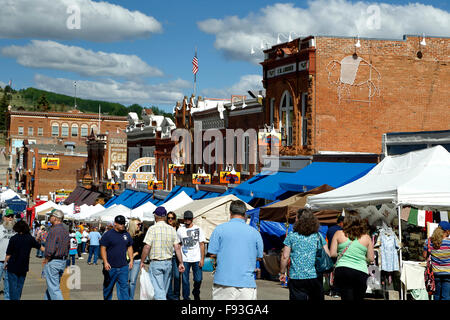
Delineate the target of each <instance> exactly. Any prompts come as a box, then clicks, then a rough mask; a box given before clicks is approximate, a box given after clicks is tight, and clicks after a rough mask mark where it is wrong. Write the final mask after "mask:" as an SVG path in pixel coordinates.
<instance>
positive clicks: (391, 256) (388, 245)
mask: <svg viewBox="0 0 450 320" xmlns="http://www.w3.org/2000/svg"><path fill="white" fill-rule="evenodd" d="M378 245H379V246H380V253H381V270H383V271H387V272H392V271H398V270H399V269H400V267H399V261H398V253H397V252H398V249H400V241H399V239H398V238H397V236H396V234H395V233H394V231H393V230H392V228H390V227H388V226H386V225H385V224H383V227H382V228H381V230H380V235H379V237H378V241H377V244H376V246H378Z"/></svg>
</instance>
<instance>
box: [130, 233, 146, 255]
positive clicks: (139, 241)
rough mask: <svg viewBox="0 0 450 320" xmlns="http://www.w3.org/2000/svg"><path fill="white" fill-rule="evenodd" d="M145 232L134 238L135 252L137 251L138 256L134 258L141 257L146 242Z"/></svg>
mask: <svg viewBox="0 0 450 320" xmlns="http://www.w3.org/2000/svg"><path fill="white" fill-rule="evenodd" d="M144 239H145V233H141V235H139V236H136V237H134V238H133V252H137V253H138V254H137V256H135V257H134V260H138V259H141V256H142V250H143V249H144V246H145V243H144Z"/></svg>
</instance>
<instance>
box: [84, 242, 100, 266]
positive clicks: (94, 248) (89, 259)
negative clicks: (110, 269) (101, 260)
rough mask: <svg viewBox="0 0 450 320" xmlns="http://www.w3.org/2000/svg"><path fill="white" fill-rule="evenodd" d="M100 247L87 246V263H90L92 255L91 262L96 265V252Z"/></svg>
mask: <svg viewBox="0 0 450 320" xmlns="http://www.w3.org/2000/svg"><path fill="white" fill-rule="evenodd" d="M99 248H100V246H92V245H90V246H89V256H88V261H87V262H88V263H90V262H91V258H92V255H94V260H92V262H93V263H95V264H97V260H98V251H99Z"/></svg>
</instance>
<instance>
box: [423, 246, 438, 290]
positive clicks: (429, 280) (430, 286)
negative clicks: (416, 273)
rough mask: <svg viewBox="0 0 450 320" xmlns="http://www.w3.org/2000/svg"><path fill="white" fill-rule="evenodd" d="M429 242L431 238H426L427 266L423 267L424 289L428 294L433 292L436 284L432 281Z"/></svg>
mask: <svg viewBox="0 0 450 320" xmlns="http://www.w3.org/2000/svg"><path fill="white" fill-rule="evenodd" d="M430 242H431V240H430V238H428V250H427V253H428V254H427V267H426V268H425V289H426V290H427V292H428V294H433V293H434V291H435V290H436V285H435V283H434V273H433V265H432V264H431V249H430Z"/></svg>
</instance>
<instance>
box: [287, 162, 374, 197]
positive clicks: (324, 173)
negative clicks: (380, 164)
mask: <svg viewBox="0 0 450 320" xmlns="http://www.w3.org/2000/svg"><path fill="white" fill-rule="evenodd" d="M375 165H376V164H375V163H347V162H313V163H311V164H310V165H308V166H306V167H305V168H303V169H301V170H299V171H297V172H296V173H293V174H291V175H290V176H287V177H285V178H284V179H283V180H281V181H280V182H279V185H280V187H281V189H283V190H285V191H293V192H305V191H308V190H311V189H314V188H316V187H319V186H321V185H324V184H327V185H329V186H331V187H333V188H339V187H341V186H343V185H346V184H348V183H350V182H352V181H355V180H358V179H359V178H361V177H363V176H365V175H366V173H368V172H369V171H370V170H372V168H374V167H375ZM305 189H306V190H305Z"/></svg>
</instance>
